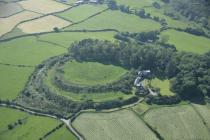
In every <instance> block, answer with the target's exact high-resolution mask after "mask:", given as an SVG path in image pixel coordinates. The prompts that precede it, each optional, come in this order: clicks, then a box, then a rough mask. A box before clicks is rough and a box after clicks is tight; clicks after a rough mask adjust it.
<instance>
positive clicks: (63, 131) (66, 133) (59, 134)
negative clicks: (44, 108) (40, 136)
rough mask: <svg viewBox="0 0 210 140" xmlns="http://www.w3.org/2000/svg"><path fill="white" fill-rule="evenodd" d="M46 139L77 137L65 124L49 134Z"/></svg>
mask: <svg viewBox="0 0 210 140" xmlns="http://www.w3.org/2000/svg"><path fill="white" fill-rule="evenodd" d="M46 140H77V138H76V137H75V136H74V135H73V134H72V133H71V132H70V130H68V129H67V128H66V127H65V126H63V127H61V128H59V129H58V130H56V131H55V132H54V133H52V134H51V135H49V136H48V137H47V138H46Z"/></svg>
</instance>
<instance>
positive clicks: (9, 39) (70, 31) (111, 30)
mask: <svg viewBox="0 0 210 140" xmlns="http://www.w3.org/2000/svg"><path fill="white" fill-rule="evenodd" d="M64 32H69V33H79V32H80V33H82V32H83V33H87V32H116V33H117V32H119V31H118V30H116V29H99V30H84V29H83V30H64V31H59V32H58V34H59V33H64ZM51 33H57V32H55V31H50V32H41V33H32V34H24V35H19V36H14V37H10V38H6V39H1V38H0V43H1V42H8V41H11V40H14V39H19V38H24V37H31V36H34V37H36V36H37V35H38V36H39V35H45V34H51Z"/></svg>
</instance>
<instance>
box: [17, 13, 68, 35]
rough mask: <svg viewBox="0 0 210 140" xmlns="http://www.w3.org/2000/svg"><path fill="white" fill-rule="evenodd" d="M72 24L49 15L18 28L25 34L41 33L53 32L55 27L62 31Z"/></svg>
mask: <svg viewBox="0 0 210 140" xmlns="http://www.w3.org/2000/svg"><path fill="white" fill-rule="evenodd" d="M70 24H71V23H70V22H68V21H66V20H63V19H61V18H58V17H56V16H52V15H49V16H46V17H43V18H39V19H35V20H31V21H29V22H25V23H22V24H20V25H19V26H18V28H19V29H21V30H22V31H23V32H24V33H40V32H49V31H53V30H54V28H55V27H57V28H58V29H60V28H63V27H66V26H68V25H70Z"/></svg>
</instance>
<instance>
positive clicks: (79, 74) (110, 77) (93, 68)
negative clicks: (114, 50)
mask: <svg viewBox="0 0 210 140" xmlns="http://www.w3.org/2000/svg"><path fill="white" fill-rule="evenodd" d="M63 70H64V74H62V76H63V78H64V80H65V81H69V82H70V83H74V84H79V85H104V84H107V83H111V82H115V81H117V80H119V79H120V77H122V76H123V75H124V74H126V73H127V70H125V69H123V68H121V67H117V66H113V65H104V64H101V63H97V62H82V63H80V62H77V61H72V62H67V63H66V64H65V65H64V69H63Z"/></svg>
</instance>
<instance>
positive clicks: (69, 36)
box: [39, 32, 115, 47]
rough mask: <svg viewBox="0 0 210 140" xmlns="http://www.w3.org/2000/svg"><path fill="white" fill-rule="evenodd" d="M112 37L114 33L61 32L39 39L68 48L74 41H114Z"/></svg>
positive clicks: (41, 36) (42, 36)
mask: <svg viewBox="0 0 210 140" xmlns="http://www.w3.org/2000/svg"><path fill="white" fill-rule="evenodd" d="M114 35H115V32H62V33H50V34H46V35H40V36H39V38H40V39H41V40H45V41H49V42H53V43H57V44H59V45H62V46H65V47H70V45H71V43H73V42H74V41H79V40H82V39H87V38H91V39H101V40H109V41H114Z"/></svg>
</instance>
